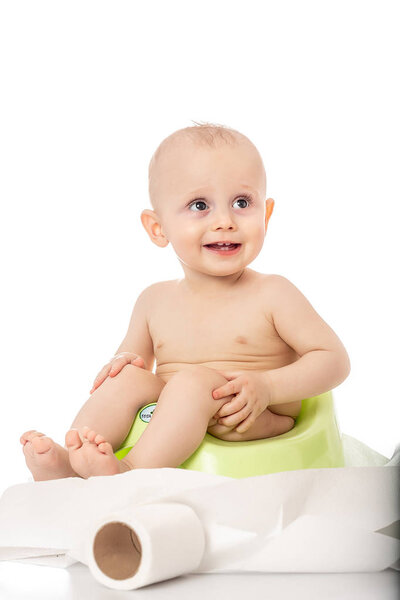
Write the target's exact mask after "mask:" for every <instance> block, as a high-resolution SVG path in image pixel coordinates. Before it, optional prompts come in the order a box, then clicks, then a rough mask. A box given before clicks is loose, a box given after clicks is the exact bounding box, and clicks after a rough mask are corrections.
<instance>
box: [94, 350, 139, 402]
mask: <svg viewBox="0 0 400 600" xmlns="http://www.w3.org/2000/svg"><path fill="white" fill-rule="evenodd" d="M129 364H131V365H135V367H140V368H141V369H144V360H143V358H142V357H141V356H139V355H138V354H133V352H121V353H120V354H116V355H115V356H113V357H112V359H111V360H110V362H108V363H107V364H106V365H104V367H103V368H102V369H101V371H100V372H99V374H98V375H97V376H96V379H95V380H94V382H93V386H92V389H91V390H90V392H89V393H90V394H92V393H93V392H94V391H95V390H96V389H97V388H98V387H99V386H100V385H101V384H102V383H103V381H104V380H105V379H107V377H108V376H110V377H114V376H115V375H117V374H118V373H119V372H120V371H121V369H123V368H124V366H125V365H129Z"/></svg>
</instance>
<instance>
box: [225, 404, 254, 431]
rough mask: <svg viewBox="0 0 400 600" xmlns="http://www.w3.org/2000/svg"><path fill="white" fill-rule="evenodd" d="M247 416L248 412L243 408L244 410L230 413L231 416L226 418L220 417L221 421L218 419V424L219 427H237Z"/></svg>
mask: <svg viewBox="0 0 400 600" xmlns="http://www.w3.org/2000/svg"><path fill="white" fill-rule="evenodd" d="M248 415H249V410H248V408H247V407H246V406H245V407H244V408H242V410H239V411H238V412H235V413H232V414H231V415H228V416H227V417H222V418H221V419H218V423H220V424H221V425H229V426H231V425H238V424H239V423H240V422H241V421H243V420H244V419H245V418H246V417H247V416H248Z"/></svg>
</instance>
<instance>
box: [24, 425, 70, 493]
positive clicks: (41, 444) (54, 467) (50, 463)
mask: <svg viewBox="0 0 400 600" xmlns="http://www.w3.org/2000/svg"><path fill="white" fill-rule="evenodd" d="M19 441H20V442H21V444H22V445H23V448H22V450H23V452H24V455H25V461H26V464H27V466H28V469H29V470H30V472H31V473H32V475H33V479H34V480H35V481H47V480H48V479H62V478H64V477H77V474H76V473H75V471H74V470H73V468H72V467H71V465H70V462H69V456H68V450H66V448H63V447H62V446H60V444H56V442H54V441H53V440H52V439H51V438H49V437H47V436H46V435H44V434H43V433H40V432H39V431H35V430H34V429H31V430H29V431H25V433H23V434H22V435H21V437H20V439H19Z"/></svg>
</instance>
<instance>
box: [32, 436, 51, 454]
mask: <svg viewBox="0 0 400 600" xmlns="http://www.w3.org/2000/svg"><path fill="white" fill-rule="evenodd" d="M32 446H33V449H34V450H35V452H37V453H38V454H44V453H45V452H48V451H49V450H50V449H51V448H52V447H54V442H53V440H52V439H51V438H49V437H47V436H46V435H43V434H42V435H37V436H35V437H33V438H32Z"/></svg>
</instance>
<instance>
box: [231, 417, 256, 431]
mask: <svg viewBox="0 0 400 600" xmlns="http://www.w3.org/2000/svg"><path fill="white" fill-rule="evenodd" d="M254 422H255V419H254V418H253V415H252V413H250V414H249V416H248V417H247V419H244V421H242V422H241V423H239V425H238V426H237V427H236V430H235V431H237V432H238V433H244V432H245V431H247V430H248V429H250V427H251V426H252V425H253V423H254Z"/></svg>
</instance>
